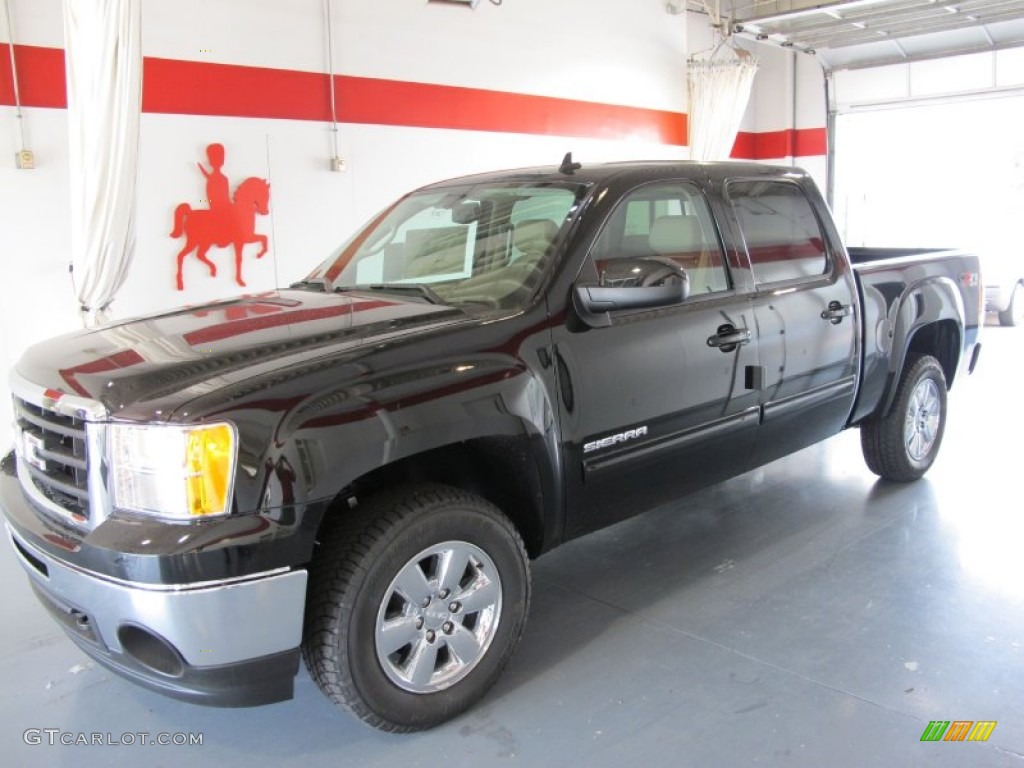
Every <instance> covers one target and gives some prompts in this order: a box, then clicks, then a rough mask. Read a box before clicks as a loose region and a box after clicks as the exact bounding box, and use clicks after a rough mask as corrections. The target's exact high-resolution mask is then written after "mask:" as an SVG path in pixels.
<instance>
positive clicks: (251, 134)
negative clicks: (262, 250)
mask: <svg viewBox="0 0 1024 768" xmlns="http://www.w3.org/2000/svg"><path fill="white" fill-rule="evenodd" d="M10 4H11V11H12V15H13V17H14V27H15V41H16V42H17V43H19V44H24V45H33V46H44V47H49V48H60V47H62V45H63V23H62V19H61V2H60V0H10ZM332 9H333V11H332V13H333V31H334V52H335V57H334V58H335V62H334V63H335V71H336V73H338V74H339V75H345V76H357V77H368V78H378V79H383V80H397V81H411V82H416V83H427V84H438V85H447V86H458V87H466V88H478V89H484V90H488V91H504V92H509V93H513V94H515V93H520V94H530V95H535V96H545V97H554V98H558V99H570V100H579V101H590V102H596V103H600V104H611V105H623V106H626V107H635V108H644V109H648V110H661V111H664V112H668V113H684V112H685V111H686V77H685V65H686V57H687V52H688V50H694V49H695V47H696V46H697V45H701V46H703V45H704V43H703V40H704V39H707V38H709V37H710V35H709V33H708V30H707V27H706V21H705V19H704V18H703V17H701V16H697V15H694V14H680V15H671V14H668V13H666V12H665V6H664V3H663V2H662V0H559V2H557V3H554V2H550V0H514V1H512V0H510V1H509V2H506V3H504V4H503V5H501V6H494V5H492V4H490V3H488V2H481V3H480V5H479V6H478V8H477V9H476V10H475V11H471V10H469V9H466V8H461V7H454V6H446V5H428V4H427V3H426V2H424V0H388V1H387V2H379V0H333V5H332ZM142 24H143V53H144V55H145V56H146V57H149V58H157V59H167V60H172V61H175V62H206V63H211V64H233V65H244V66H253V67H264V68H271V69H275V70H289V71H298V72H310V73H324V72H326V71H327V45H326V25H325V18H324V6H323V2H322V0H289V2H287V3H286V2H283V1H282V0H146V2H145V3H144V5H143V16H142ZM688 27H689V28H690V32H691V35H690V42H689V43H688V41H687V30H688ZM5 37H6V35H5V34H4V35H2V36H0V40H3V39H5ZM751 45H753V47H754V50H755V53H756V54H757V55H758V57H759V58H760V59H761V62H762V71H761V73H760V74H759V75H758V80H757V81H756V82H755V86H754V97H753V99H752V102H751V105H750V109H749V110H748V113H747V116H746V118H745V123H744V129H745V130H747V131H751V132H775V131H780V130H790V129H792V128H794V127H796V128H798V129H801V128H818V127H822V126H824V106H823V102H822V103H819V102H820V101H821V99H820V97H819V94H820V82H821V81H820V70H818V68H817V64H816V63H815V62H814V61H813V60H812V59H810V58H809V57H800V58H799V59H797V60H796V63H795V64H794V62H793V58H792V56H791V55H790V54H789V53H787V52H784V51H781V50H779V49H776V48H770V47H767V46H758V45H756V44H751ZM794 67H795V70H794ZM794 71H795V81H796V86H795V87H796V88H797V91H798V94H799V98H798V101H797V115H796V117H797V120H796V125H795V126H794V124H793V120H792V117H793V109H792V104H793V101H792V99H791V98H790V96H789V93H790V89H792V88H793V87H794V86H793V83H794ZM20 74H22V77H25V75H26V73H20ZM180 88H182V89H192V90H198V91H201V90H202V83H201V82H182V83H181V84H180ZM258 95H260V96H261V97H262V94H258ZM268 98H269V97H268ZM24 123H25V127H26V130H27V135H28V139H29V146H30V147H31V149H33V150H34V152H35V154H36V160H37V168H36V170H33V171H19V170H15V167H14V161H13V160H14V157H13V155H14V150H15V149H17V148H18V137H17V130H16V127H15V120H14V116H13V109H12V108H10V107H7V106H0V150H2V151H0V217H2V219H0V253H2V254H4V258H3V259H2V260H0V285H3V286H5V287H8V291H7V295H6V296H5V300H4V301H3V302H0V368H2V369H7V368H9V367H10V366H11V365H12V364H13V362H14V361H15V360H16V359H17V358H18V356H20V354H21V352H22V351H23V350H24V348H25V347H26V346H28V345H29V344H31V343H34V342H36V341H38V340H42V339H45V338H47V337H50V336H53V335H55V334H56V333H58V332H61V331H65V330H71V329H74V328H75V327H77V324H78V322H77V316H76V312H75V302H74V299H73V290H72V286H71V281H70V276H69V275H68V273H67V263H68V260H69V254H68V243H69V234H68V230H67V223H66V222H67V211H68V194H69V192H68V182H67V135H66V120H65V114H64V111H63V110H60V109H41V108H27V109H26V110H25V120H24ZM625 133H628V132H625ZM330 137H331V133H330V130H329V124H328V123H327V122H321V121H310V120H299V119H266V118H254V117H224V116H217V115H212V116H211V115H183V114H160V113H154V112H147V113H145V114H144V115H143V117H142V123H141V140H140V168H139V187H138V210H137V217H136V221H137V238H138V249H137V253H136V258H135V262H134V263H133V266H132V268H131V270H130V272H129V275H128V279H127V282H126V283H125V285H124V287H123V288H122V290H121V292H120V293H119V295H118V297H117V298H116V300H115V302H114V305H113V308H112V315H113V316H114V317H115V318H118V317H129V316H133V315H136V314H142V313H147V312H152V311H156V310H160V309H164V308H169V307H172V306H176V305H179V304H183V303H200V302H204V301H207V300H209V299H212V298H217V297H223V296H227V295H232V294H236V293H239V292H241V290H242V289H240V288H238V287H237V286H235V284H234V282H233V279H232V278H233V269H232V261H233V259H232V256H231V254H230V252H229V251H227V250H220V249H213V250H211V252H210V257H211V259H212V260H213V261H214V262H215V263H216V264H217V265H218V268H219V271H218V276H217V277H216V279H210V278H209V277H207V276H206V272H205V268H204V267H203V266H202V265H201V264H200V263H199V262H198V261H197V260H196V259H195V257H194V256H192V255H190V256H189V257H188V259H187V261H186V269H185V280H186V289H187V290H185V291H184V292H179V291H176V290H175V289H174V273H175V254H176V253H177V250H178V248H179V247H180V245H181V241H177V240H173V239H171V238H170V237H169V233H170V230H171V225H172V214H173V211H174V208H175V206H176V205H177V204H178V203H180V202H189V203H190V204H192V205H193V206H194V207H204V203H203V202H202V200H203V197H204V196H205V190H204V182H203V178H202V176H201V174H200V173H199V171H198V169H197V168H196V163H197V162H199V161H204V160H205V157H204V151H205V147H206V146H207V144H209V143H211V142H220V143H222V144H224V145H225V147H226V150H227V161H226V163H225V167H224V172H225V173H226V174H227V175H228V177H229V179H230V180H231V182H232V183H233V184H236V183H237V182H239V181H241V180H242V179H243V178H245V177H247V176H259V177H263V178H267V179H268V180H269V181H270V182H271V189H272V197H271V206H270V207H271V215H270V216H268V217H266V218H260V219H258V224H257V231H258V232H261V233H264V234H266V235H268V237H269V238H270V240H271V250H270V253H269V254H268V255H267V256H266V257H265V258H264V259H262V260H259V261H257V260H256V259H255V258H253V256H252V255H249V256H247V257H246V258H245V270H244V274H245V278H246V281H247V284H248V287H247V289H246V290H249V291H260V290H265V289H269V288H271V287H273V286H275V285H278V284H285V283H287V282H289V281H292V280H295V279H298V278H300V277H301V276H302V275H303V274H305V273H306V272H307V271H309V270H310V269H311V268H312V267H313V265H315V264H316V263H317V262H319V261H320V260H321V259H322V258H324V257H325V256H326V255H327V254H328V253H329V251H330V250H331V249H332V248H333V247H334V246H336V245H337V244H338V243H339V242H340V241H342V240H343V239H344V238H345V237H346V236H347V234H348V233H349V232H350V231H351V230H352V229H353V228H354V227H356V226H357V225H358V224H359V223H361V222H362V221H363V220H365V219H366V218H367V217H368V216H370V215H372V213H373V212H375V211H376V210H378V209H379V208H381V207H382V206H384V205H385V204H387V203H388V202H389V201H390V200H391V199H393V198H394V197H395V196H396V195H398V194H400V193H401V192H403V191H406V190H408V189H410V188H412V187H415V186H418V185H420V184H423V183H426V182H429V181H432V180H436V179H439V178H446V177H450V176H454V175H459V174H463V173H470V172H476V171H481V170H489V169H494V168H500V167H516V166H523V165H533V164H554V163H557V162H558V160H560V158H561V156H562V155H563V154H564V153H565V152H566V151H568V150H572V151H573V152H574V155H575V157H576V158H577V159H578V160H581V161H582V162H596V161H603V160H624V159H642V158H647V159H658V158H685V157H686V156H687V150H686V147H684V146H679V145H674V144H664V143H655V142H653V141H652V140H646V139H640V140H638V139H635V138H628V137H626V136H625V135H624V136H623V137H622V138H620V139H617V140H612V139H598V138H580V137H578V136H562V135H553V134H551V133H547V134H545V133H544V132H543V131H541V132H539V133H533V134H523V133H507V132H498V131H480V130H474V131H468V130H450V129H439V128H417V127H401V126H393V125H368V124H355V123H342V124H341V125H340V130H339V136H338V138H339V145H340V153H341V155H342V156H343V157H344V159H345V161H346V167H347V170H346V171H345V172H344V173H333V172H331V171H330V170H329V164H328V161H329V157H330V153H331V148H330V146H331V141H330ZM762 159H765V160H771V161H776V162H790V161H791V158H789V157H778V158H775V157H766V158H762ZM819 161H820V166H821V168H820V170H821V171H823V168H824V159H823V158H820V159H819V158H814V157H809V158H808V157H800V158H797V160H796V162H797V163H798V164H800V165H802V166H804V167H808V168H809V169H810V170H812V172H817V171H818V170H819V169H818V168H817V166H818V164H819ZM250 248H251V249H252V248H254V246H250ZM249 253H250V254H251V253H252V251H251V250H250V251H249ZM8 414H9V404H8V402H7V398H6V397H5V396H3V395H2V393H0V441H2V442H6V440H7V434H8V433H7V432H6V429H7V424H8V421H9V416H8Z"/></svg>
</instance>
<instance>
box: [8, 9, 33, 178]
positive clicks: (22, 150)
mask: <svg viewBox="0 0 1024 768" xmlns="http://www.w3.org/2000/svg"><path fill="white" fill-rule="evenodd" d="M4 17H5V18H6V19H7V51H8V53H9V54H10V56H11V80H12V82H13V84H14V117H15V119H16V120H17V121H18V122H17V125H18V140H19V143H18V148H19V149H18V167H19V168H25V169H27V168H31V167H32V162H31V153H30V152H29V151H28V147H27V146H26V145H25V116H24V114H23V113H22V111H21V91H20V90H19V88H18V63H17V61H16V60H15V57H14V24H13V23H12V22H11V6H10V0H4Z"/></svg>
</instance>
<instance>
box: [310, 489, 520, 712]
mask: <svg viewBox="0 0 1024 768" xmlns="http://www.w3.org/2000/svg"><path fill="white" fill-rule="evenodd" d="M528 605H529V562H528V559H527V554H526V550H525V548H524V547H523V543H522V540H521V539H520V537H519V534H518V533H517V531H516V529H515V527H514V526H513V525H512V523H511V522H510V521H509V520H508V518H506V517H505V516H504V515H503V514H502V513H501V512H500V511H498V509H496V508H495V507H494V506H492V505H491V504H489V503H488V502H486V501H485V500H483V499H481V498H479V497H477V496H475V495H473V494H470V493H467V492H464V491H461V490H458V489H455V488H449V487H446V486H436V485H435V486H413V487H409V488H407V489H401V490H398V491H395V492H391V493H388V494H385V495H381V496H378V497H376V498H371V499H369V500H368V501H367V502H366V503H365V504H361V505H360V506H359V507H358V508H357V509H356V510H353V511H352V512H351V513H348V514H347V516H346V518H345V519H343V520H342V521H340V522H339V524H338V525H336V526H334V527H332V528H331V529H330V530H329V531H327V532H326V533H325V534H324V535H323V537H322V539H321V542H320V545H319V547H318V551H317V553H316V556H315V560H314V563H313V566H312V567H311V569H310V586H309V598H308V600H307V610H306V627H305V637H304V640H303V655H304V657H305V660H306V664H307V666H308V668H309V671H310V675H311V676H312V677H313V680H314V681H315V682H316V683H317V685H318V686H319V687H320V689H321V690H322V691H323V692H324V693H325V694H326V695H327V696H328V697H329V698H331V699H332V700H333V701H334V702H335V703H336V704H338V705H339V706H341V707H342V708H343V709H345V710H347V711H349V712H351V713H352V714H354V715H356V716H357V717H359V718H361V719H362V720H364V721H366V722H367V723H369V724H370V725H372V726H374V727H376V728H380V729H382V730H387V731H413V730H420V729H423V728H430V727H432V726H435V725H438V724H440V723H442V722H444V721H446V720H448V719H450V718H452V717H454V716H456V715H458V714H459V713H461V712H463V711H464V710H466V709H467V708H468V707H469V706H471V705H472V704H473V703H474V702H475V701H476V700H477V699H479V698H480V697H481V696H482V695H483V694H484V693H485V692H486V691H487V689H488V688H490V687H491V685H493V684H494V682H495V680H497V678H498V676H499V675H500V673H501V671H502V669H503V668H504V666H505V664H506V662H507V661H508V659H509V657H510V656H511V654H512V652H513V650H514V649H515V646H516V644H517V642H518V640H519V636H520V634H521V632H522V627H523V622H524V620H525V618H526V612H527V608H528Z"/></svg>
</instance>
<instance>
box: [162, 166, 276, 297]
mask: <svg viewBox="0 0 1024 768" xmlns="http://www.w3.org/2000/svg"><path fill="white" fill-rule="evenodd" d="M269 204H270V184H269V183H268V182H267V181H266V180H265V179H258V178H256V177H255V176H250V177H249V178H248V179H246V180H245V181H243V182H242V183H241V184H239V185H238V188H237V189H236V190H235V196H234V198H232V200H231V205H230V207H228V208H225V209H223V210H219V211H218V210H204V209H202V208H199V209H193V208H192V206H190V205H189V204H188V203H182V204H181V205H179V206H178V207H177V208H175V209H174V231H172V232H171V237H181V236H182V234H184V235H185V247H184V248H182V249H181V250H180V251H178V290H179V291H183V290H185V283H184V280H183V278H182V274H181V266H182V263H183V262H184V261H185V256H187V255H188V254H189V253H191V252H192V251H193V250H194V251H195V252H196V256H197V257H198V258H199V260H200V261H201V262H203V263H204V264H205V265H206V266H207V267H209V268H210V277H216V276H217V265H216V264H214V263H213V262H212V261H210V260H209V259H208V258H206V252H207V251H208V250H210V247H211V246H214V245H216V246H218V247H220V248H226V247H227V246H229V245H233V246H234V247H235V282H236V283H238V284H239V285H240V286H242V287H243V288H244V287H245V281H244V280H242V248H243V247H244V246H245V245H246V243H259V244H260V246H261V247H260V252H259V253H257V254H256V258H257V259H260V258H263V255H264V254H265V253H266V252H267V236H266V235H260V234H257V233H256V232H255V229H256V214H257V213H258V214H259V215H260V216H266V215H267V214H268V213H270V209H269V207H268V206H269Z"/></svg>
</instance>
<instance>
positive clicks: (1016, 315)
mask: <svg viewBox="0 0 1024 768" xmlns="http://www.w3.org/2000/svg"><path fill="white" fill-rule="evenodd" d="M999 324H1000V325H1024V288H1022V287H1021V286H1020V284H1019V283H1018V284H1017V285H1016V286H1014V289H1013V293H1012V294H1011V295H1010V303H1009V304H1008V305H1007V307H1006V309H1005V310H1003V311H1002V312H1000V313H999Z"/></svg>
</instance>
